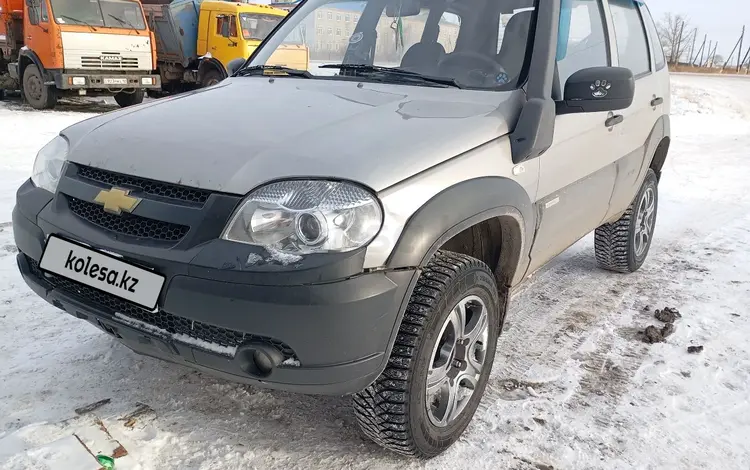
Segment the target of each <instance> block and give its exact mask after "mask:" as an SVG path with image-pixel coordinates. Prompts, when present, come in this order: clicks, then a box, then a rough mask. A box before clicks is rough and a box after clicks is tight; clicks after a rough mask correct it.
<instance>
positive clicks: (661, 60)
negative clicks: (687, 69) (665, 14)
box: [641, 4, 667, 71]
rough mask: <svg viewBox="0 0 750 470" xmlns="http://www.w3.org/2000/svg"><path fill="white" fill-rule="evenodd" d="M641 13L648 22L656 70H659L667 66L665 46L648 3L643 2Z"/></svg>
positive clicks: (647, 27)
mask: <svg viewBox="0 0 750 470" xmlns="http://www.w3.org/2000/svg"><path fill="white" fill-rule="evenodd" d="M641 14H642V15H643V21H645V22H646V29H648V36H649V43H650V44H651V50H652V51H653V52H654V60H655V62H656V70H657V71H658V70H661V69H663V68H664V67H666V66H667V58H666V57H665V56H664V48H663V47H662V45H661V41H659V32H658V31H657V30H656V24H655V23H654V18H653V17H652V16H651V11H649V9H648V6H646V4H643V6H642V7H641Z"/></svg>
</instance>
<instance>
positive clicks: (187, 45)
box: [142, 0, 310, 93]
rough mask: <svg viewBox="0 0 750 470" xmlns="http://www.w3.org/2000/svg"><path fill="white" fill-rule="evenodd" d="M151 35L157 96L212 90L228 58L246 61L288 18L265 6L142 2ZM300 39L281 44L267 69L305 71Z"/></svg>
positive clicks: (210, 0)
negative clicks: (159, 93) (159, 86)
mask: <svg viewBox="0 0 750 470" xmlns="http://www.w3.org/2000/svg"><path fill="white" fill-rule="evenodd" d="M142 3H143V10H144V12H145V14H146V17H147V19H148V22H149V25H150V27H151V29H152V31H154V36H155V42H156V56H157V72H158V73H159V75H160V76H161V82H162V91H163V92H166V93H176V92H181V91H186V90H189V89H193V88H199V87H205V86H211V85H214V84H216V83H218V82H220V81H221V80H223V79H224V78H226V77H227V65H228V64H229V62H230V61H231V60H233V59H237V58H247V57H249V56H250V55H251V54H252V53H253V52H254V51H255V49H256V48H257V47H258V45H259V44H260V43H261V41H262V40H263V39H265V37H266V36H268V34H269V33H270V32H271V31H272V30H273V29H274V28H275V27H276V25H278V24H279V23H280V22H281V21H282V20H283V19H284V17H285V16H286V15H287V14H288V12H287V11H285V10H282V9H278V8H273V7H270V6H268V5H256V4H252V3H240V2H229V1H217V0H174V1H172V0H142ZM309 61H310V53H309V50H308V48H307V47H306V46H305V44H304V41H303V38H302V37H301V36H300V37H298V38H295V37H294V36H292V37H290V38H288V39H287V41H286V43H285V44H284V46H283V47H281V48H279V49H278V50H277V52H276V54H274V57H273V58H272V61H271V62H269V64H272V65H282V66H285V67H291V68H295V69H303V70H307V68H308V65H309Z"/></svg>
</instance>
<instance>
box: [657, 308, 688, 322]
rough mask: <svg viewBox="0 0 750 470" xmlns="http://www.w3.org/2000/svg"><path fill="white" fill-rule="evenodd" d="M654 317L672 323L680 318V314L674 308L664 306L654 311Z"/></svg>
mask: <svg viewBox="0 0 750 470" xmlns="http://www.w3.org/2000/svg"><path fill="white" fill-rule="evenodd" d="M654 317H656V319H657V320H659V321H663V322H664V323H674V322H675V321H677V319H678V318H682V315H681V314H680V312H679V311H678V310H677V309H676V308H671V307H666V308H664V309H663V310H657V311H655V312H654Z"/></svg>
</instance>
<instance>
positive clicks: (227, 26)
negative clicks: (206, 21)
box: [216, 15, 237, 38]
mask: <svg viewBox="0 0 750 470" xmlns="http://www.w3.org/2000/svg"><path fill="white" fill-rule="evenodd" d="M216 34H217V35H218V36H224V37H233V38H236V37H237V18H236V17H235V16H228V15H218V16H217V17H216Z"/></svg>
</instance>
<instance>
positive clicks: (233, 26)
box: [229, 16, 237, 38]
mask: <svg viewBox="0 0 750 470" xmlns="http://www.w3.org/2000/svg"><path fill="white" fill-rule="evenodd" d="M229 35H230V36H231V37H233V38H236V37H237V17H236V16H230V17H229Z"/></svg>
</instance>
